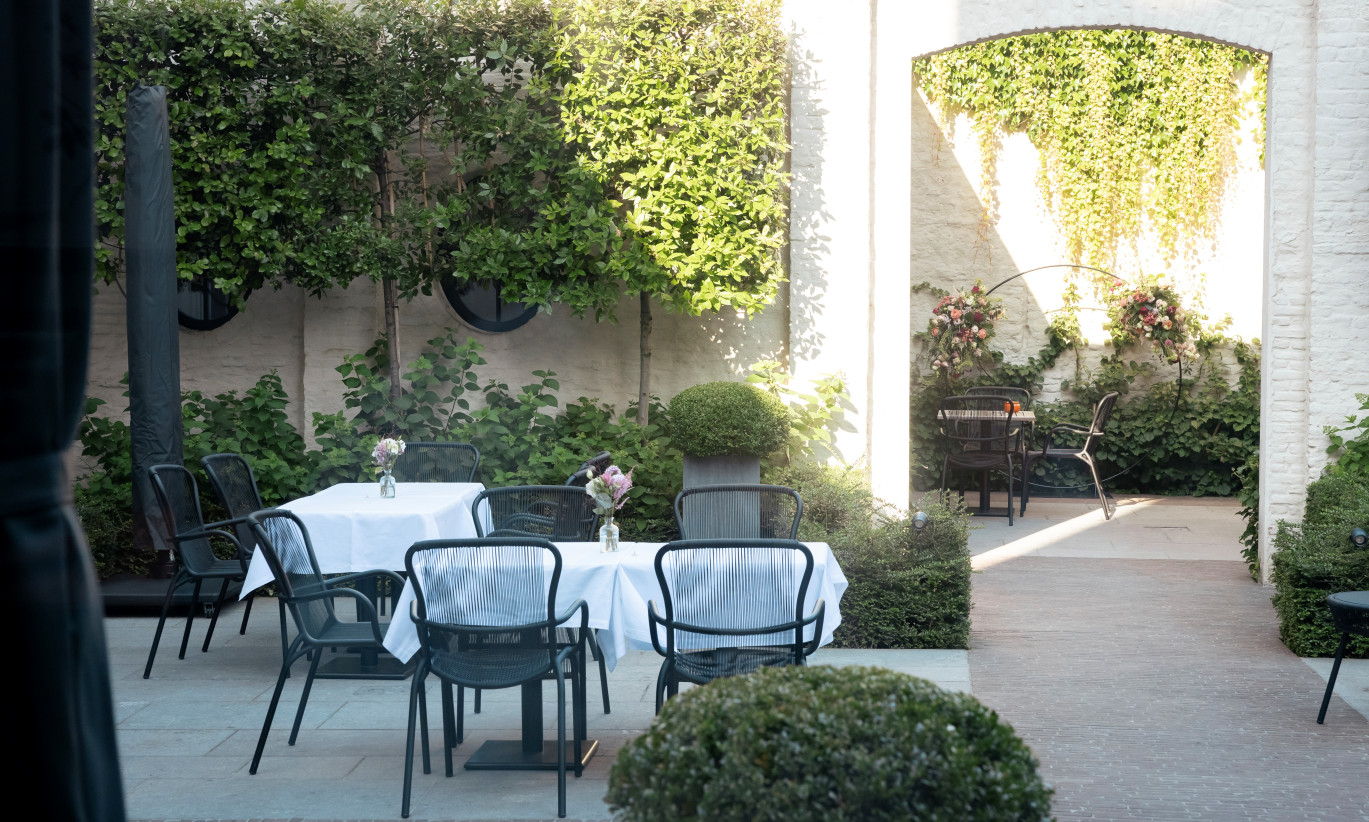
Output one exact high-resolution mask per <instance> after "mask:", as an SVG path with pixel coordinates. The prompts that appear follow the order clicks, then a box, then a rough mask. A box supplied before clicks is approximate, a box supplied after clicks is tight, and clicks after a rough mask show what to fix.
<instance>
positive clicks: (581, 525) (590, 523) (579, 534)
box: [471, 451, 610, 713]
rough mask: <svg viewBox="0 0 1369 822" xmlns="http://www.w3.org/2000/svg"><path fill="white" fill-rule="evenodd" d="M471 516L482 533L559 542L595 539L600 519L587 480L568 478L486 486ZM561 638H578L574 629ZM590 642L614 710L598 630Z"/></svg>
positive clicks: (477, 699) (477, 695) (606, 702)
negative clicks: (560, 482)
mask: <svg viewBox="0 0 1369 822" xmlns="http://www.w3.org/2000/svg"><path fill="white" fill-rule="evenodd" d="M604 453H605V454H606V453H608V452H607V451H606V452H604ZM600 456H602V454H601V455H600ZM595 459H598V457H596V458H595ZM604 467H608V466H604ZM471 516H472V517H474V518H475V533H476V534H477V535H478V536H481V537H540V538H542V539H548V540H555V541H558V542H593V541H594V540H595V539H597V537H596V535H595V531H596V529H597V528H598V522H599V516H598V514H596V513H594V500H592V499H591V498H590V496H589V495H588V494H586V493H585V489H584V486H575V485H569V484H567V485H513V486H509V487H506V488H487V489H485V490H484V491H481V492H480V495H479V496H477V497H476V498H475V501H474V502H472V503H471ZM563 630H564V629H563ZM561 639H562V641H563V642H567V643H569V642H574V641H575V638H574V637H573V636H571V635H570V634H569V633H565V634H563V635H562V637H561ZM587 642H588V644H589V650H590V653H591V654H593V656H594V661H595V662H597V663H599V687H600V691H601V692H602V697H603V700H604V713H610V710H609V707H610V706H609V698H608V665H607V664H606V663H605V662H604V654H603V651H601V650H600V649H599V642H598V641H597V640H596V639H595V637H594V634H593V632H591V633H590V636H589V637H588V638H587ZM475 712H476V713H480V692H479V691H476V692H475Z"/></svg>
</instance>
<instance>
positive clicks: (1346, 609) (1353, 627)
mask: <svg viewBox="0 0 1369 822" xmlns="http://www.w3.org/2000/svg"><path fill="white" fill-rule="evenodd" d="M1326 604H1327V605H1329V606H1330V607H1331V618H1332V619H1334V620H1335V621H1336V630H1338V631H1340V645H1338V646H1336V661H1335V662H1333V663H1331V678H1330V679H1329V680H1327V682H1326V696H1324V697H1322V699H1321V713H1319V714H1317V724H1318V725H1321V724H1323V722H1324V721H1325V720H1326V706H1327V705H1330V704H1331V691H1332V690H1333V689H1334V688H1335V687H1336V674H1338V673H1340V660H1341V657H1343V656H1345V645H1346V643H1347V642H1349V641H1350V635H1351V634H1354V635H1356V636H1369V591H1342V592H1341V593H1339V594H1332V595H1331V596H1329V597H1327V598H1326Z"/></svg>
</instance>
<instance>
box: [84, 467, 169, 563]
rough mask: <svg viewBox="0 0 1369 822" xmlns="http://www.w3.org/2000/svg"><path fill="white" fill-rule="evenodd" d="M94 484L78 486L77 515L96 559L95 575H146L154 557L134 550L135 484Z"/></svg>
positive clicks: (93, 557)
mask: <svg viewBox="0 0 1369 822" xmlns="http://www.w3.org/2000/svg"><path fill="white" fill-rule="evenodd" d="M94 486H95V487H94V488H91V487H89V486H84V485H78V486H76V489H75V504H76V515H77V516H78V517H79V518H80V520H81V528H82V530H84V531H85V532H86V543H87V544H88V545H89V546H90V558H91V559H92V560H94V562H95V573H96V575H97V576H99V578H100V579H108V578H109V577H112V576H114V575H115V574H134V575H143V574H146V573H147V571H148V568H149V567H151V564H152V556H151V555H150V554H146V553H142V552H138V551H134V550H132V547H133V517H132V516H131V514H130V512H131V511H132V510H133V488H132V486H131V485H130V484H128V483H123V484H120V485H115V484H112V483H111V484H108V485H106V484H103V483H95V484H94Z"/></svg>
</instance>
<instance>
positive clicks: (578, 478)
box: [566, 451, 613, 488]
mask: <svg viewBox="0 0 1369 822" xmlns="http://www.w3.org/2000/svg"><path fill="white" fill-rule="evenodd" d="M612 464H613V455H612V454H610V453H609V452H608V451H600V452H599V453H597V454H595V455H594V456H592V457H590V458H589V459H587V460H585V461H584V462H582V463H580V467H579V468H577V469H576V470H575V473H574V474H571V475H570V477H568V478H567V479H566V485H574V486H576V487H577V488H584V487H585V486H586V485H588V484H589V475H590V471H591V470H593V472H594V474H595V476H598V475H599V474H602V473H604V470H605V469H607V468H608V467H609V466H610V465H612Z"/></svg>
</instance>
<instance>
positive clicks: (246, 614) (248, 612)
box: [238, 593, 257, 636]
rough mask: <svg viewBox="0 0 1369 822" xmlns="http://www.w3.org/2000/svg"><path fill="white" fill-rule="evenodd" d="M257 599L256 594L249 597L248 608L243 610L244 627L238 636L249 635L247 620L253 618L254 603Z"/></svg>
mask: <svg viewBox="0 0 1369 822" xmlns="http://www.w3.org/2000/svg"><path fill="white" fill-rule="evenodd" d="M256 598H257V595H256V594H255V593H253V594H248V595H247V607H245V608H243V609H242V627H241V628H239V629H238V636H246V635H247V618H248V617H250V616H252V601H253V600H255V599H256Z"/></svg>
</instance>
